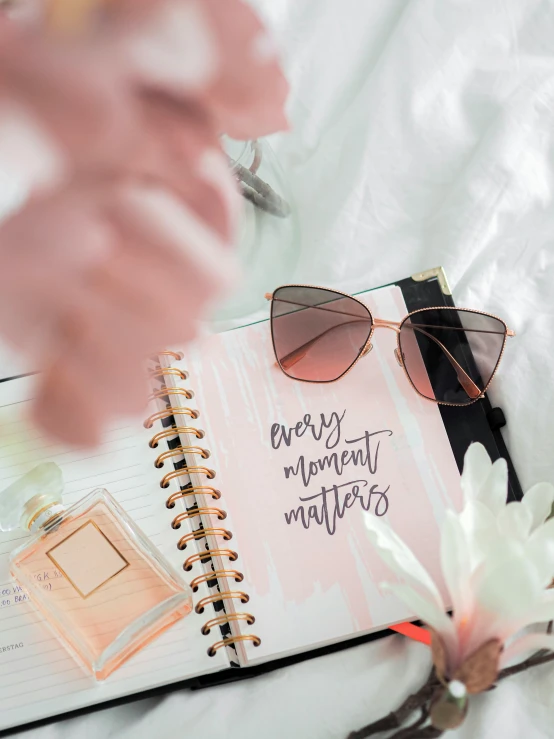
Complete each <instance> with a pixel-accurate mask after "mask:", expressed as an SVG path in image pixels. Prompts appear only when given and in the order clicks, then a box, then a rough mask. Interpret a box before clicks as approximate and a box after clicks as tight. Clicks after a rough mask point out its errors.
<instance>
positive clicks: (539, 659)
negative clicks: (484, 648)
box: [496, 650, 554, 683]
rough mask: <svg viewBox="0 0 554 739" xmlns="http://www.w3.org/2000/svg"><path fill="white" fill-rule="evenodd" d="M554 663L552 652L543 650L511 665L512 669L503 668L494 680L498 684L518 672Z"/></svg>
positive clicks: (553, 653)
mask: <svg viewBox="0 0 554 739" xmlns="http://www.w3.org/2000/svg"><path fill="white" fill-rule="evenodd" d="M553 661H554V652H546V653H545V651H544V650H541V651H540V652H536V653H535V654H533V655H532V656H531V657H529V659H526V660H525V661H524V662H520V663H519V664H517V665H512V667H505V668H504V669H503V670H501V671H500V672H499V673H498V677H497V678H496V682H497V683H498V682H500V680H504V678H506V677H511V676H512V675H517V674H518V673H519V672H525V670H528V669H529V668H530V667H538V666H539V665H545V664H546V663H547V662H553Z"/></svg>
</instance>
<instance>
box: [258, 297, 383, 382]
mask: <svg viewBox="0 0 554 739" xmlns="http://www.w3.org/2000/svg"><path fill="white" fill-rule="evenodd" d="M372 325H373V322H372V318H371V313H370V312H369V310H368V309H367V308H366V307H365V306H364V305H362V304H361V303H359V302H358V301H357V300H355V299H354V298H350V297H348V296H346V295H342V294H341V293H337V292H335V291H334V290H324V289H323V288H319V287H297V286H292V287H280V288H278V289H277V290H276V291H275V292H274V293H273V300H272V302H271V332H272V335H273V347H274V349H275V356H276V358H277V361H278V362H279V365H280V366H281V369H282V370H283V372H284V373H285V374H286V375H288V376H289V377H292V378H294V379H295V380H306V381H308V382H332V381H333V380H337V379H338V378H339V377H341V375H344V373H345V372H347V371H348V370H349V369H350V367H352V365H353V364H354V362H355V361H356V360H357V359H358V357H359V356H360V354H361V353H362V351H363V349H364V347H365V345H366V343H367V340H368V339H369V336H370V334H371V328H372Z"/></svg>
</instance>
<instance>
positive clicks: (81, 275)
mask: <svg viewBox="0 0 554 739" xmlns="http://www.w3.org/2000/svg"><path fill="white" fill-rule="evenodd" d="M76 10H79V12H76ZM49 11H50V12H49V13H43V14H42V15H40V14H39V15H38V16H36V17H34V18H33V19H32V22H27V23H23V22H15V21H13V22H12V21H9V20H7V19H6V18H5V17H0V171H2V172H3V173H4V176H8V177H13V178H14V179H15V180H17V182H19V183H21V184H22V186H24V187H25V189H27V190H28V191H29V193H30V195H29V197H28V199H27V200H26V202H25V203H24V204H23V206H22V207H21V208H20V209H19V210H18V211H17V212H15V213H14V214H12V215H11V217H9V218H8V219H6V220H5V221H4V222H3V223H2V224H1V225H0V332H1V333H2V334H3V335H4V337H6V338H7V339H8V340H9V341H11V342H12V343H13V344H14V345H16V346H18V347H19V348H20V349H23V350H24V351H26V352H28V353H29V354H31V355H32V356H33V358H34V360H35V361H36V362H37V363H38V366H39V367H40V368H42V370H43V373H42V375H41V377H40V380H39V389H38V396H37V399H36V402H35V408H34V414H35V418H36V420H37V421H38V422H39V424H40V425H41V426H42V427H43V428H45V429H46V430H47V431H49V432H50V433H52V434H54V435H55V436H57V437H58V438H61V439H64V440H66V441H70V442H72V443H78V444H82V443H85V444H90V443H95V442H97V441H98V440H99V437H100V433H101V430H102V427H103V426H104V425H105V423H106V421H107V420H108V419H109V418H110V416H111V415H113V414H115V413H129V412H135V411H137V410H139V409H140V408H141V406H142V405H143V404H144V401H145V397H146V387H145V384H146V383H145V378H144V375H143V369H142V360H143V359H144V358H145V357H146V356H148V355H149V354H152V353H154V352H155V351H156V350H158V349H163V348H164V346H168V345H170V344H173V345H174V344H179V343H182V342H184V341H186V340H188V339H190V338H191V337H192V336H193V335H194V334H195V330H196V323H197V320H198V319H199V318H200V317H201V316H202V315H203V314H204V312H205V310H206V308H207V306H209V304H210V303H211V302H212V301H213V300H214V298H215V297H216V296H217V295H218V294H220V293H221V292H222V291H224V290H225V288H226V286H228V285H229V283H230V282H231V281H232V280H233V276H234V274H235V267H234V262H233V257H232V252H231V250H230V249H229V245H230V244H231V243H232V240H233V235H234V225H235V221H236V213H237V208H238V196H237V194H236V191H235V187H234V183H233V180H232V178H231V176H230V174H229V171H228V166H227V161H226V158H225V157H224V155H223V154H222V152H221V149H220V144H219V135H220V133H222V132H225V133H228V134H230V135H231V136H234V137H239V138H249V137H255V136H260V135H264V134H267V133H269V132H271V131H274V130H277V129H279V128H283V127H285V126H286V121H285V117H284V112H283V107H284V102H285V98H286V93H287V85H286V82H285V80H284V77H283V75H282V73H281V71H280V69H279V66H278V62H277V59H276V55H275V51H274V49H273V46H272V44H271V41H270V39H269V37H268V35H267V33H266V32H265V30H264V29H263V27H262V25H261V24H260V22H259V21H258V19H257V18H256V17H255V15H254V14H253V13H252V11H251V10H250V9H249V8H248V6H247V5H245V4H244V3H243V2H241V0H225V2H221V0H109V1H108V0H106V1H105V2H103V1H102V0H71V2H69V0H51V2H50V7H49Z"/></svg>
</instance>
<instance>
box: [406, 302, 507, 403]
mask: <svg viewBox="0 0 554 739" xmlns="http://www.w3.org/2000/svg"><path fill="white" fill-rule="evenodd" d="M506 336H507V327H506V324H505V323H504V322H503V321H501V320H500V319H499V318H494V317H493V316H488V315H486V314H483V313H478V312H474V311H468V310H458V309H448V308H432V309H424V310H420V311H417V312H416V313H413V314H412V315H411V316H408V317H407V318H405V319H404V321H403V322H402V324H401V326H400V334H399V344H400V351H401V354H402V361H403V363H404V368H405V370H406V372H407V374H408V377H409V378H410V380H411V382H412V384H413V386H414V387H415V389H416V390H417V391H418V392H419V393H420V394H421V395H423V396H424V397H425V398H429V399H431V400H438V401H440V402H443V403H450V404H452V405H468V404H469V403H472V402H473V401H474V400H477V398H479V397H481V395H482V394H483V393H484V391H485V390H486V388H487V387H488V385H489V383H490V381H491V380H492V377H493V375H494V373H495V371H496V368H497V367H498V363H499V361H500V358H501V356H502V352H503V349H504V344H505V342H506Z"/></svg>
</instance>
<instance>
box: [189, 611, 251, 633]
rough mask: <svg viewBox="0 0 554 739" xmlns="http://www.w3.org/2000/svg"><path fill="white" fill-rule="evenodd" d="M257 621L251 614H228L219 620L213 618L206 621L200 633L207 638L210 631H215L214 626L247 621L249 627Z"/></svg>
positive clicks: (218, 618)
mask: <svg viewBox="0 0 554 739" xmlns="http://www.w3.org/2000/svg"><path fill="white" fill-rule="evenodd" d="M255 620H256V619H255V618H254V616H253V615H252V614H251V613H226V614H224V615H223V616H218V617H217V618H211V619H210V620H209V621H206V623H205V624H204V626H202V628H201V629H200V631H201V632H202V633H203V634H204V636H207V635H208V634H209V633H210V630H211V629H213V627H214V626H220V625H221V624H227V623H229V621H246V623H247V624H248V625H249V626H252V624H253V623H254V621H255Z"/></svg>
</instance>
